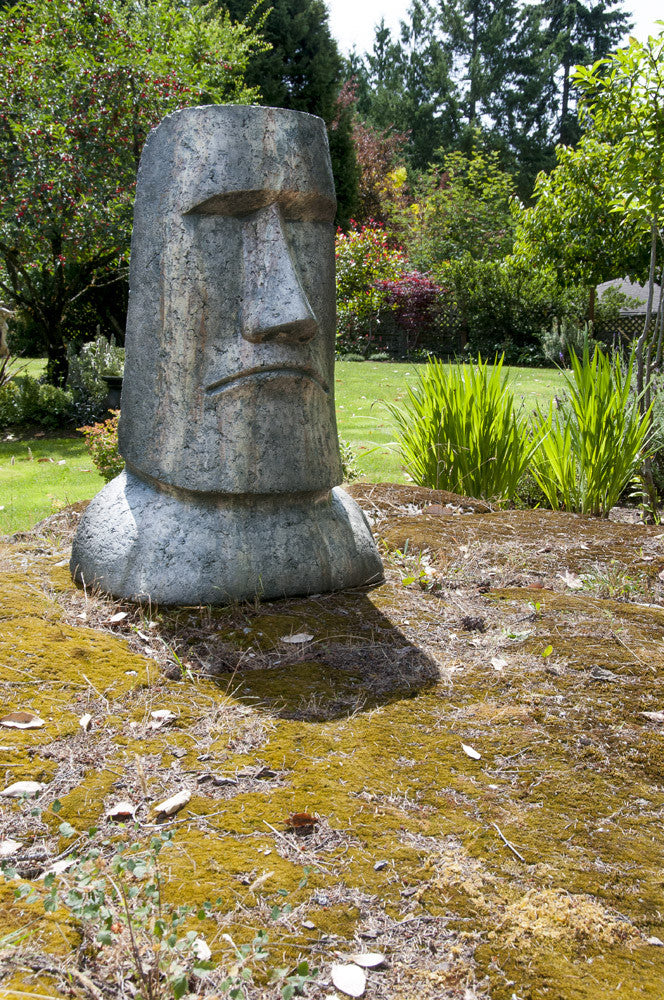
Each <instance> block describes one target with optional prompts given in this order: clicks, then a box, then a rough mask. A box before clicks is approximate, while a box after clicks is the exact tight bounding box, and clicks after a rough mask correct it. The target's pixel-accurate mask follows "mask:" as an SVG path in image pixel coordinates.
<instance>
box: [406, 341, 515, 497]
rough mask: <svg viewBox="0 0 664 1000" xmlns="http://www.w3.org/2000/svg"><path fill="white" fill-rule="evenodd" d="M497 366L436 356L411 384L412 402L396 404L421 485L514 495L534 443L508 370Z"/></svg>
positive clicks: (500, 364) (409, 460)
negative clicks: (445, 361)
mask: <svg viewBox="0 0 664 1000" xmlns="http://www.w3.org/2000/svg"><path fill="white" fill-rule="evenodd" d="M503 360H504V358H503V357H501V358H500V360H496V361H495V363H494V364H493V365H489V363H488V362H486V361H484V362H483V361H482V359H481V358H479V359H478V362H477V364H476V365H462V364H454V365H443V364H442V363H441V362H440V361H437V360H436V359H432V360H430V361H429V363H428V365H427V367H426V368H425V370H424V372H423V374H422V375H420V378H419V382H418V383H417V384H416V385H415V387H414V388H410V387H408V401H407V403H406V406H405V408H403V409H399V408H398V407H395V406H391V407H390V409H391V412H392V415H393V416H394V418H395V420H396V422H397V426H398V428H399V438H398V443H399V447H400V450H401V455H402V457H403V459H404V462H405V465H406V468H407V471H408V473H409V474H410V475H411V476H412V477H413V479H414V481H415V482H416V483H418V484H419V485H420V486H428V487H430V488H432V489H443V490H450V491H452V492H453V493H459V494H461V495H463V496H473V497H482V498H484V499H487V500H496V501H501V500H512V499H513V498H514V496H515V494H516V491H517V487H518V484H519V480H520V479H521V477H522V475H523V473H524V471H525V470H526V468H527V467H528V463H529V461H530V458H531V454H532V451H533V443H532V441H531V437H530V434H529V431H528V425H527V422H526V421H525V420H524V419H523V418H522V416H521V414H520V413H519V411H518V410H517V408H516V406H515V403H514V394H513V393H512V392H511V391H510V389H509V388H508V386H507V381H508V380H507V375H504V374H503V371H502V368H503Z"/></svg>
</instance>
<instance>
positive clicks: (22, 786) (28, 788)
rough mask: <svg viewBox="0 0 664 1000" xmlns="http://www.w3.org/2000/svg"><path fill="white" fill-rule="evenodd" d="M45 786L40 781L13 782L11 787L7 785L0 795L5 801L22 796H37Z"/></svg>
mask: <svg viewBox="0 0 664 1000" xmlns="http://www.w3.org/2000/svg"><path fill="white" fill-rule="evenodd" d="M43 788H46V785H45V784H43V782H41V781H15V782H14V784H13V785H8V786H7V788H5V789H4V791H2V792H0V795H4V797H5V798H7V799H20V798H21V796H22V795H39V793H40V792H41V790H42V789H43Z"/></svg>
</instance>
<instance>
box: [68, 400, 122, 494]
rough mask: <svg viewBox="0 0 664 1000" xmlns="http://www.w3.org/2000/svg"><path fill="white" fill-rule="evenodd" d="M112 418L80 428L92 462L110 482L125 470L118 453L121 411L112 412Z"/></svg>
mask: <svg viewBox="0 0 664 1000" xmlns="http://www.w3.org/2000/svg"><path fill="white" fill-rule="evenodd" d="M111 414H112V416H110V417H109V418H108V420H102V421H100V422H99V423H96V424H90V425H89V426H86V427H79V428H78V430H79V431H81V433H82V434H83V436H84V437H85V445H86V447H87V449H88V451H89V452H90V456H91V458H92V461H93V462H94V464H95V465H96V466H97V468H98V469H99V471H100V472H101V474H102V476H103V477H104V479H105V480H106V482H108V481H109V480H110V479H113V478H114V477H115V476H119V475H120V473H121V472H122V470H123V469H124V458H123V457H122V455H121V454H120V452H119V451H118V418H119V416H120V411H119V410H111Z"/></svg>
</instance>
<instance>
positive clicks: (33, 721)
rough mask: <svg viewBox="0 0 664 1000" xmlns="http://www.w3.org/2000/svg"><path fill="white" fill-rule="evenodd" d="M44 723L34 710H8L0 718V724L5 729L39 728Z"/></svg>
mask: <svg viewBox="0 0 664 1000" xmlns="http://www.w3.org/2000/svg"><path fill="white" fill-rule="evenodd" d="M45 725H46V723H45V722H44V720H43V719H40V718H39V716H38V715H35V713H34V712H10V713H9V715H3V717H2V718H1V719H0V726H6V727H7V729H41V728H42V726H45Z"/></svg>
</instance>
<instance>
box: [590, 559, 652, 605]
mask: <svg viewBox="0 0 664 1000" xmlns="http://www.w3.org/2000/svg"><path fill="white" fill-rule="evenodd" d="M583 584H584V587H586V589H588V590H592V591H594V592H595V593H596V594H597V596H598V597H605V598H606V597H608V598H610V599H611V600H614V601H638V600H639V599H643V598H644V597H646V596H647V594H648V592H649V590H650V588H649V585H648V578H647V576H646V575H645V574H644V573H630V572H629V570H628V569H627V568H626V567H625V566H623V565H622V564H621V563H619V562H618V560H617V559H612V560H611V561H610V562H609V563H602V564H600V563H598V564H597V565H596V566H595V567H594V568H593V569H592V570H590V572H588V573H586V574H585V575H584V578H583Z"/></svg>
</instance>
